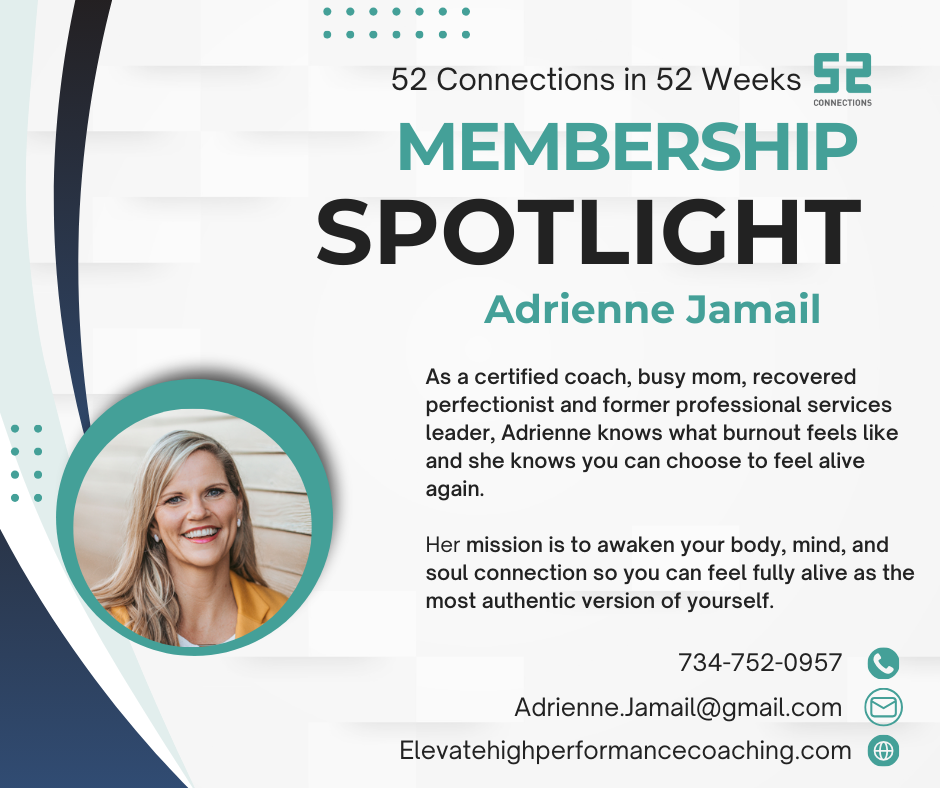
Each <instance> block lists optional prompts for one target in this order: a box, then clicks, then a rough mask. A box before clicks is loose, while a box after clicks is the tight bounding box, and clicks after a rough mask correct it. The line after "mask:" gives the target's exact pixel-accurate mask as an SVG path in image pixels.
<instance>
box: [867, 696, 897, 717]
mask: <svg viewBox="0 0 940 788" xmlns="http://www.w3.org/2000/svg"><path fill="white" fill-rule="evenodd" d="M868 713H869V715H870V716H872V717H897V716H898V699H897V698H892V697H890V696H888V697H883V698H878V697H875V698H869V708H868Z"/></svg>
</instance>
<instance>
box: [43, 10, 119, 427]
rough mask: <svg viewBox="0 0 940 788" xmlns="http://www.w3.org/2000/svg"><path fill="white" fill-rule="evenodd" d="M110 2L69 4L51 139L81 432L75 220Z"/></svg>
mask: <svg viewBox="0 0 940 788" xmlns="http://www.w3.org/2000/svg"><path fill="white" fill-rule="evenodd" d="M110 10H111V0H75V6H74V8H73V9H72V22H71V24H70V26H69V38H68V43H67V44H66V47H65V62H64V63H63V64H62V85H61V86H60V88H59V115H58V118H57V119H56V135H55V185H54V203H55V205H54V210H55V256H56V279H57V280H58V284H59V312H60V314H61V316H62V335H63V337H64V339H65V352H66V355H67V356H68V360H69V372H70V374H71V376H72V391H73V392H74V394H75V404H76V405H77V406H78V416H79V418H80V419H81V421H82V429H83V430H87V429H88V425H89V423H90V421H89V418H88V395H87V393H86V391H85V364H84V361H83V359H82V323H81V314H80V307H79V301H78V217H79V212H80V210H81V199H82V169H83V167H84V164H85V137H86V136H87V134H88V113H89V111H90V110H91V94H92V92H93V91H94V89H95V73H96V72H97V71H98V56H99V55H100V54H101V42H102V40H103V39H104V29H105V26H106V25H107V24H108V13H109V12H110Z"/></svg>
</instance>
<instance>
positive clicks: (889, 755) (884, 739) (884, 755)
mask: <svg viewBox="0 0 940 788" xmlns="http://www.w3.org/2000/svg"><path fill="white" fill-rule="evenodd" d="M900 751H901V748H900V746H898V742H897V740H896V739H894V738H892V737H891V736H876V737H875V738H874V739H872V740H871V741H870V742H869V743H868V760H870V761H871V762H872V763H873V764H875V766H891V765H892V764H893V763H895V762H896V761H897V759H898V754H899V753H900Z"/></svg>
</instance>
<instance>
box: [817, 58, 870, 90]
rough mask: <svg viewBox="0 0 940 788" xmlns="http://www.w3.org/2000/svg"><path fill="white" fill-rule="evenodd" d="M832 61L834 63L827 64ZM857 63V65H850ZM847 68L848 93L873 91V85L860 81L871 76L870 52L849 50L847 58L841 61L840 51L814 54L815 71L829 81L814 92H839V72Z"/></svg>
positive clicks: (846, 83)
mask: <svg viewBox="0 0 940 788" xmlns="http://www.w3.org/2000/svg"><path fill="white" fill-rule="evenodd" d="M827 63H830V64H832V65H829V66H827V65H826V64H827ZM850 64H857V65H850ZM843 68H844V69H845V90H846V92H847V93H871V85H869V84H867V83H864V82H861V83H860V82H859V81H858V80H860V79H868V78H869V77H870V76H871V55H870V54H869V53H868V52H849V53H848V54H847V55H846V56H845V60H844V61H842V62H840V61H839V53H838V52H817V53H816V54H815V55H814V56H813V73H814V74H815V75H816V76H817V77H820V78H821V79H828V80H829V81H828V82H826V83H823V84H820V85H816V86H815V87H814V88H813V92H814V93H838V92H839V73H840V71H841V69H843Z"/></svg>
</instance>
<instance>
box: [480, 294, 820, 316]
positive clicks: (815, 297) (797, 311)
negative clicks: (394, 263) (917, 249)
mask: <svg viewBox="0 0 940 788" xmlns="http://www.w3.org/2000/svg"><path fill="white" fill-rule="evenodd" d="M568 299H569V295H568V293H562V294H561V298H560V299H559V300H557V301H546V300H544V299H543V298H542V297H541V296H540V295H539V294H538V293H533V294H532V298H531V299H530V300H528V301H520V302H519V303H518V304H516V305H515V307H513V306H511V305H510V304H509V302H507V301H506V299H505V298H504V297H503V296H501V295H498V296H496V297H495V298H494V299H493V303H492V304H491V306H490V309H489V312H487V315H486V320H484V321H483V322H485V323H492V322H494V321H500V320H501V321H503V322H505V323H572V322H573V323H594V322H597V323H649V322H650V321H652V322H654V323H671V322H672V321H673V318H674V316H675V314H676V310H675V307H673V305H672V304H671V303H670V302H669V301H657V302H655V303H653V304H649V303H647V302H646V301H575V302H573V303H571V302H569V300H568ZM688 313H689V314H688V315H686V318H685V320H686V322H688V323H818V322H819V294H818V293H813V294H812V296H810V295H809V294H808V293H800V298H799V300H797V301H777V302H773V303H772V302H770V301H719V300H715V301H709V300H708V299H706V297H705V296H703V295H690V296H689V304H688Z"/></svg>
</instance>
